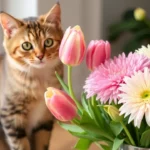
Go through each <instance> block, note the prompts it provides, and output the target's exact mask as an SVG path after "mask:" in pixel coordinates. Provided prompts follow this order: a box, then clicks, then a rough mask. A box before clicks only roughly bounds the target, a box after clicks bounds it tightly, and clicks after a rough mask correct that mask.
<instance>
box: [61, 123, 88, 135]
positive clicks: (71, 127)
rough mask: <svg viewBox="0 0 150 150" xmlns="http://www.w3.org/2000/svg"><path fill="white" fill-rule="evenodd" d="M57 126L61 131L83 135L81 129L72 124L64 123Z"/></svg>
mask: <svg viewBox="0 0 150 150" xmlns="http://www.w3.org/2000/svg"><path fill="white" fill-rule="evenodd" d="M59 125H60V126H61V127H62V128H63V129H65V130H67V131H70V132H76V133H85V131H84V130H83V129H82V128H81V127H79V126H77V125H74V124H65V123H61V122H59Z"/></svg>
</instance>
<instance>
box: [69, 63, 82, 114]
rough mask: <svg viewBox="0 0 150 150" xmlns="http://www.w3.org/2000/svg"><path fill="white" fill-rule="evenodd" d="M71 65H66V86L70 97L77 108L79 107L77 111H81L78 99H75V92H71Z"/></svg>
mask: <svg viewBox="0 0 150 150" xmlns="http://www.w3.org/2000/svg"><path fill="white" fill-rule="evenodd" d="M71 73H72V67H71V66H68V87H69V93H70V96H71V97H72V99H73V100H74V102H75V103H76V105H77V107H78V109H79V112H80V113H82V106H81V104H80V103H79V101H78V100H77V98H76V97H75V94H74V92H73V88H72V75H71Z"/></svg>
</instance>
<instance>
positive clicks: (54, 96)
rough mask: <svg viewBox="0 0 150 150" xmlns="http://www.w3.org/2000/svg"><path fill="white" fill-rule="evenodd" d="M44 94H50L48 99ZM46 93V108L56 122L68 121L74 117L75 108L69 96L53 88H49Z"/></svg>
mask: <svg viewBox="0 0 150 150" xmlns="http://www.w3.org/2000/svg"><path fill="white" fill-rule="evenodd" d="M46 92H50V98H48V97H46ZM46 92H45V101H46V106H47V107H48V109H49V110H50V111H51V113H52V114H53V115H54V116H55V117H56V118H57V119H58V120H60V121H69V120H72V119H73V118H74V117H75V116H76V114H77V107H76V104H75V102H74V101H73V100H72V98H71V97H70V96H69V95H67V94H66V93H65V92H63V91H61V90H58V89H55V88H53V87H49V88H48V91H46Z"/></svg>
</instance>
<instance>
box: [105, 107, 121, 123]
mask: <svg viewBox="0 0 150 150" xmlns="http://www.w3.org/2000/svg"><path fill="white" fill-rule="evenodd" d="M104 110H105V111H106V112H107V113H108V114H109V116H110V118H111V119H112V120H113V121H115V122H120V121H122V120H123V116H120V115H119V114H120V112H119V110H118V108H116V107H115V106H112V105H105V106H104Z"/></svg>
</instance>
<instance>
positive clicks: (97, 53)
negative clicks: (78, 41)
mask: <svg viewBox="0 0 150 150" xmlns="http://www.w3.org/2000/svg"><path fill="white" fill-rule="evenodd" d="M110 54H111V47H110V44H109V42H107V41H106V42H105V41H103V40H100V41H97V40H95V41H94V40H92V41H91V42H90V43H89V45H88V48H87V55H86V64H87V67H88V68H89V69H90V70H91V71H93V70H94V69H95V68H96V67H98V66H99V65H100V64H101V63H104V61H105V60H106V59H109V58H110Z"/></svg>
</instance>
